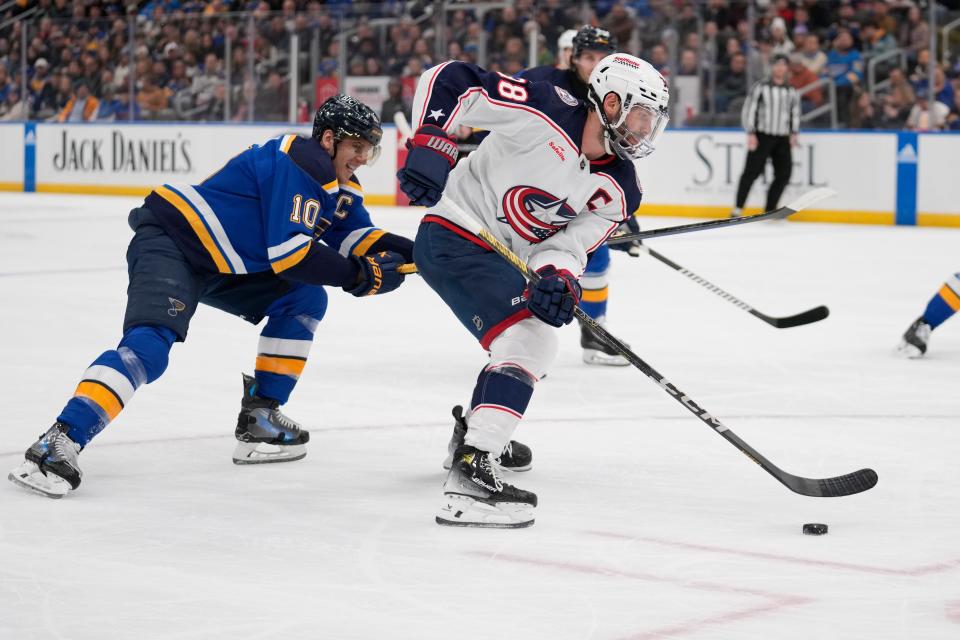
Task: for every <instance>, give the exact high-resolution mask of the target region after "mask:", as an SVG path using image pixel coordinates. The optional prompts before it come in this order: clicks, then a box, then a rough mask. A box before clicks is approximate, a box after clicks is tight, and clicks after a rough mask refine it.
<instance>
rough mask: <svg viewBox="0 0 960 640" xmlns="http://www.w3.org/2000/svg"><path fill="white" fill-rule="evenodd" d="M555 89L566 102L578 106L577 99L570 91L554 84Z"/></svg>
mask: <svg viewBox="0 0 960 640" xmlns="http://www.w3.org/2000/svg"><path fill="white" fill-rule="evenodd" d="M553 90H554V91H556V92H557V95H558V96H560V99H561V100H563V101H564V102H566V103H567V104H568V105H570V106H571V107H575V106H577V99H576V98H574V97H573V96H572V95H571V94H570V92H569V91H567V90H566V89H564V88H563V87H558V86H556V85H554V87H553Z"/></svg>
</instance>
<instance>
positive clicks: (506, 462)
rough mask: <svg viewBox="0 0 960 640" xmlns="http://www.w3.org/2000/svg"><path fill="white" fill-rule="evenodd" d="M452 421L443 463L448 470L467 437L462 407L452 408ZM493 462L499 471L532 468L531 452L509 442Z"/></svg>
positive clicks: (513, 441) (520, 445) (465, 420)
mask: <svg viewBox="0 0 960 640" xmlns="http://www.w3.org/2000/svg"><path fill="white" fill-rule="evenodd" d="M453 420H454V422H453V435H452V436H450V442H449V444H447V457H446V459H445V460H444V461H443V468H444V469H450V467H451V466H452V465H453V457H454V456H455V455H456V453H457V449H459V448H460V447H461V446H463V439H464V438H465V437H466V435H467V419H466V418H464V417H463V407H461V406H460V405H457V406H455V407H454V408H453ZM495 462H496V463H497V464H498V465H500V468H501V469H506V470H507V471H529V470H530V467H531V466H533V452H532V451H531V450H530V447H528V446H527V445H525V444H523V443H521V442H517V441H516V440H511V441H510V442H508V443H507V446H506V447H505V448H504V449H503V451H502V452H501V453H500V457H499V458H497V459H496V461H495Z"/></svg>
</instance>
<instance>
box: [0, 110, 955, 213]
mask: <svg viewBox="0 0 960 640" xmlns="http://www.w3.org/2000/svg"><path fill="white" fill-rule="evenodd" d="M385 129H386V133H387V135H385V136H384V141H383V152H382V155H381V158H380V160H379V161H378V162H377V163H376V165H374V166H373V167H364V168H363V169H362V170H361V172H360V180H361V182H362V183H363V185H364V189H365V192H366V196H367V201H368V202H369V203H370V204H381V205H392V204H395V203H397V202H398V196H399V194H398V192H397V186H396V179H395V177H394V176H395V173H396V170H397V164H398V161H397V160H398V149H399V146H398V144H397V136H396V130H395V129H394V128H393V127H392V126H387V127H386V128H385ZM309 131H310V127H308V126H304V125H286V124H223V125H221V124H186V123H169V124H166V123H129V124H128V123H124V124H115V123H102V124H101V123H92V124H59V123H11V124H4V125H0V145H2V148H3V149H4V153H3V154H2V156H0V190H5V191H38V192H61V193H93V194H116V195H142V194H146V193H148V192H149V191H150V190H151V189H152V188H153V186H154V185H157V184H162V183H166V182H173V183H188V184H191V183H196V182H199V181H202V180H203V179H204V178H206V177H207V176H208V175H210V174H211V173H212V172H214V171H216V170H217V169H218V168H219V167H221V166H222V165H223V164H224V163H225V162H226V161H227V160H229V159H230V158H231V157H233V156H234V155H236V154H237V153H239V152H240V151H242V150H243V149H245V148H247V147H248V146H250V145H252V144H257V143H261V142H263V141H264V140H266V139H269V138H271V137H274V136H278V135H283V134H286V133H309ZM657 147H658V149H657V152H656V154H655V155H654V156H651V158H650V159H648V160H643V161H640V162H639V163H638V164H637V166H638V174H639V176H640V181H641V184H642V186H643V191H644V199H643V205H642V207H641V209H640V213H641V214H644V215H670V216H691V217H711V216H725V215H726V214H727V213H728V212H729V210H730V208H731V206H732V203H733V200H734V195H735V192H736V188H737V181H738V179H739V177H740V172H741V170H742V168H743V163H744V157H745V154H746V148H745V136H744V134H743V132H742V131H740V130H735V129H676V130H671V131H667V132H665V133H664V135H663V137H662V139H661V140H660V141H659V142H658V145H657ZM957 157H960V135H957V134H952V133H920V134H917V133H914V132H867V131H856V132H827V131H818V132H804V133H802V134H801V136H800V144H799V146H798V147H797V148H796V149H795V150H794V154H793V160H794V168H793V173H792V176H791V181H790V185H789V186H788V188H787V191H786V193H785V195H784V199H785V200H787V201H789V199H791V198H792V197H794V196H796V195H798V194H800V193H802V192H804V191H806V190H808V189H811V188H813V187H820V186H828V187H831V188H833V189H835V190H836V191H837V193H838V195H837V196H836V197H835V198H833V199H831V200H828V201H826V202H825V203H824V208H822V209H817V210H813V211H805V212H803V213H801V214H798V215H797V216H796V219H798V220H809V221H820V222H845V223H867V224H900V225H915V224H919V225H931V226H960V198H957V197H956V195H957V188H956V185H955V183H954V181H955V163H956V158H957ZM769 173H770V169H769V167H768V175H767V176H764V177H761V178H760V179H759V180H758V181H757V183H756V184H755V185H754V187H753V190H752V191H751V195H750V199H749V200H748V202H747V205H748V212H749V211H754V210H759V208H760V207H761V206H762V204H763V201H764V195H765V192H766V185H767V183H768V181H769V178H770V175H769ZM518 180H522V176H518Z"/></svg>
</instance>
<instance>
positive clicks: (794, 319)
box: [638, 245, 830, 329]
mask: <svg viewBox="0 0 960 640" xmlns="http://www.w3.org/2000/svg"><path fill="white" fill-rule="evenodd" d="M638 248H639V249H640V250H641V251H645V252H647V254H648V255H649V256H650V257H652V258H656V259H657V260H659V261H660V262H662V263H663V264H665V265H667V266H668V267H670V268H671V269H674V270H675V271H679V272H680V273H682V274H683V275H685V276H687V277H688V278H690V279H691V280H693V281H694V282H696V283H697V284H701V285H703V286H704V287H706V288H707V289H709V290H710V291H712V292H713V293H715V294H717V295H718V296H720V297H721V298H723V299H724V300H727V301H728V302H732V303H733V304H735V305H736V306H738V307H740V308H741V309H743V310H744V311H746V312H747V313H749V314H750V315H753V316H756V317H758V318H760V319H761V320H763V321H764V322H766V323H767V324H769V325H771V326H774V327H776V328H777V329H789V328H790V327H799V326H801V325H805V324H811V323H813V322H818V321H820V320H823V319H824V318H826V317H827V316H828V315H830V310H829V309H827V308H826V307H824V306H823V305H821V306H819V307H814V308H813V309H807V310H806V311H803V312H801V313H798V314H796V315H792V316H784V317H782V318H774V317H771V316H768V315H767V314H765V313H761V312H759V311H757V310H756V309H754V308H753V307H751V306H750V305H748V304H747V303H746V302H744V301H743V300H741V299H740V298H738V297H736V296H735V295H733V294H730V293H727V292H726V291H724V290H723V289H721V288H720V287H718V286H717V285H715V284H713V283H712V282H710V281H709V280H706V279H705V278H702V277H700V276H698V275H697V274H695V273H694V272H693V271H690V270H689V269H686V268H684V267H681V266H680V265H679V264H677V263H676V262H674V261H673V260H671V259H670V258H668V257H667V256H665V255H663V254H661V253H657V252H656V251H654V250H653V249H651V248H650V247H648V246H647V245H640V246H639V247H638Z"/></svg>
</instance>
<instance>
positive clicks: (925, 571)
mask: <svg viewBox="0 0 960 640" xmlns="http://www.w3.org/2000/svg"><path fill="white" fill-rule="evenodd" d="M586 533H589V534H591V535H595V536H602V537H605V538H616V539H618V540H636V541H637V542H648V543H651V544H660V545H664V546H668V547H678V548H680V549H694V550H697V551H706V552H709V553H721V554H726V555H731V556H740V557H744V558H759V559H762V560H778V561H780V562H790V563H793V564H802V565H807V566H811V567H829V568H831V569H845V570H848V571H859V572H861V573H875V574H880V575H885V576H910V577H919V576H925V575H929V574H932V573H941V572H943V571H949V570H950V569H956V568H957V567H960V558H957V559H954V560H948V561H946V562H938V563H935V564H928V565H921V566H919V567H913V568H908V569H891V568H889V567H873V566H870V565H865V564H854V563H852V562H837V561H835V560H816V559H814V558H801V557H799V556H786V555H781V554H778V553H764V552H762V551H745V550H743V549H730V548H727V547H715V546H712V545H705V544H695V543H691V542H678V541H676V540H664V539H663V538H647V537H643V536H631V535H627V534H623V533H614V532H612V531H587V532H586Z"/></svg>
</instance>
